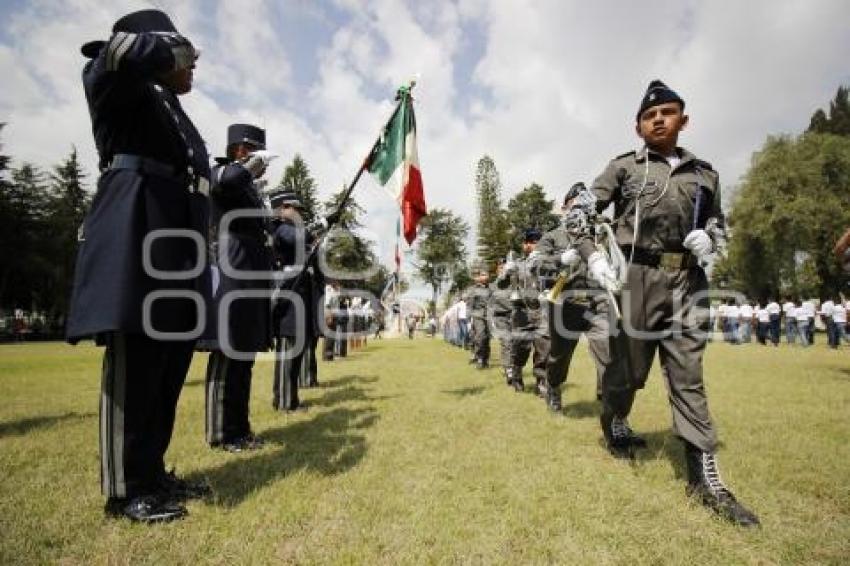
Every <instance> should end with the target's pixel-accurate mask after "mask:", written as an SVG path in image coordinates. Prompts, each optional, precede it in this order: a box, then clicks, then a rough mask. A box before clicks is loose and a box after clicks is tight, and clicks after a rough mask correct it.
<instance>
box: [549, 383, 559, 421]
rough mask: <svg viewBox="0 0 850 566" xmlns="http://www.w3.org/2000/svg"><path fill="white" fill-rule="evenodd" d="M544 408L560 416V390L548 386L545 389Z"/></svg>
mask: <svg viewBox="0 0 850 566" xmlns="http://www.w3.org/2000/svg"><path fill="white" fill-rule="evenodd" d="M546 406H547V407H549V410H550V411H551V412H553V413H556V414H558V415H560V414H561V409H562V407H561V388H560V387H553V386H552V385H550V386H549V387H548V388H547V389H546Z"/></svg>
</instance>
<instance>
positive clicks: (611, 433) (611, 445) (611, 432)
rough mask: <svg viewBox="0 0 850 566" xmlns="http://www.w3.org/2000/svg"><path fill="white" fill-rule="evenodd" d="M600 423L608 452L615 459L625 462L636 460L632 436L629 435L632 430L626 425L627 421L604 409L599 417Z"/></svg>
mask: <svg viewBox="0 0 850 566" xmlns="http://www.w3.org/2000/svg"><path fill="white" fill-rule="evenodd" d="M599 423H600V424H601V425H602V434H603V436H604V437H605V446H606V447H607V448H608V452H610V453H611V455H612V456H614V457H615V458H621V459H624V460H631V459H632V458H634V451H633V446H632V442H631V435H630V434H629V433H630V431H631V429H629V427H628V425H626V424H625V419H621V418H620V417H617V416H615V415H614V413H613V412H611V411H608V410H604V409H603V411H602V414H601V415H600V416H599Z"/></svg>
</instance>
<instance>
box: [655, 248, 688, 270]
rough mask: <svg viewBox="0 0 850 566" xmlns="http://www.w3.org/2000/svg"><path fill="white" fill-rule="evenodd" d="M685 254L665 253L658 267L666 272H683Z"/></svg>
mask: <svg viewBox="0 0 850 566" xmlns="http://www.w3.org/2000/svg"><path fill="white" fill-rule="evenodd" d="M684 259H685V254H683V253H670V252H665V253H662V254H661V261H659V263H658V266H659V267H660V268H661V269H663V270H665V271H681V270H682V263H683V262H684Z"/></svg>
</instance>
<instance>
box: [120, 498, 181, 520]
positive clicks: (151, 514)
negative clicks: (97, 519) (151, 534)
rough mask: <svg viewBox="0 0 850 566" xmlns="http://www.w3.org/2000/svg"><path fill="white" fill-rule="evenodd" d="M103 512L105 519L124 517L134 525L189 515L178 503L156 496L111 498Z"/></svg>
mask: <svg viewBox="0 0 850 566" xmlns="http://www.w3.org/2000/svg"><path fill="white" fill-rule="evenodd" d="M103 510H104V512H105V513H106V516H107V517H114V518H121V517H124V518H127V519H130V520H131V521H133V522H135V523H166V522H168V521H174V520H175V519H182V518H183V517H185V516H186V515H188V514H189V512H188V511H187V510H186V508H185V507H183V506H182V505H180V504H179V503H176V502H174V501H169V500H168V499H167V498H162V497H158V496H156V495H142V496H139V497H133V498H128V499H118V498H112V499H109V500H108V501H107V502H106V506H105V507H104V508H103Z"/></svg>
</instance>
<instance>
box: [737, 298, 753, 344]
mask: <svg viewBox="0 0 850 566" xmlns="http://www.w3.org/2000/svg"><path fill="white" fill-rule="evenodd" d="M753 314H754V312H753V307H752V306H751V305H750V303H749V302H747V301H744V304H743V305H741V308H740V315H741V321H740V325H739V329H740V340H741V342H742V343H744V344H749V343H750V342H751V341H752V329H753Z"/></svg>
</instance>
